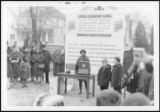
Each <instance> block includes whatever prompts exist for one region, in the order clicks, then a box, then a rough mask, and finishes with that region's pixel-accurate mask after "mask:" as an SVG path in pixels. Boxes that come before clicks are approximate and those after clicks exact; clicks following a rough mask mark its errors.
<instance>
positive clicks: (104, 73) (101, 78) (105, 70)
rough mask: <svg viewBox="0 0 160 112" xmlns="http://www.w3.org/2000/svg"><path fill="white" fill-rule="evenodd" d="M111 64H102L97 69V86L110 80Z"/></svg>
mask: <svg viewBox="0 0 160 112" xmlns="http://www.w3.org/2000/svg"><path fill="white" fill-rule="evenodd" d="M111 74H112V73H111V66H110V65H109V64H108V65H106V66H103V67H101V68H100V69H99V71H98V77H97V81H98V85H99V86H104V85H106V84H108V83H109V81H111Z"/></svg>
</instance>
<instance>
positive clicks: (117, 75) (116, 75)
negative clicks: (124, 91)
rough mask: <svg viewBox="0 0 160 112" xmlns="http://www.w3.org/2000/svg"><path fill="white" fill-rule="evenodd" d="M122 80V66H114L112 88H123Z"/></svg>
mask: <svg viewBox="0 0 160 112" xmlns="http://www.w3.org/2000/svg"><path fill="white" fill-rule="evenodd" d="M121 78H122V65H121V64H117V65H114V66H113V69H112V81H111V85H112V87H121Z"/></svg>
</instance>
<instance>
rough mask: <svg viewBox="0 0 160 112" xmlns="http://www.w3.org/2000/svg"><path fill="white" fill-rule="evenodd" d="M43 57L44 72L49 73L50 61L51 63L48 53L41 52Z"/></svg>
mask: <svg viewBox="0 0 160 112" xmlns="http://www.w3.org/2000/svg"><path fill="white" fill-rule="evenodd" d="M43 55H44V64H45V68H44V72H49V71H50V61H51V55H50V52H49V51H47V50H45V51H43Z"/></svg>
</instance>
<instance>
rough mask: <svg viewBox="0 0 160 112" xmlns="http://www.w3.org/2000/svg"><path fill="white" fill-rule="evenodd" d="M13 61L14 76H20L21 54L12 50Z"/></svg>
mask: <svg viewBox="0 0 160 112" xmlns="http://www.w3.org/2000/svg"><path fill="white" fill-rule="evenodd" d="M15 61H16V62H15ZM11 63H12V68H13V74H12V77H14V78H18V77H19V75H20V55H19V52H12V54H11Z"/></svg>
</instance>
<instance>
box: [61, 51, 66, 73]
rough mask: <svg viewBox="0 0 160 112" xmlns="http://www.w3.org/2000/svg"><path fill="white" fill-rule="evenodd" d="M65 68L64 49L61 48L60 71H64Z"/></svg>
mask: <svg viewBox="0 0 160 112" xmlns="http://www.w3.org/2000/svg"><path fill="white" fill-rule="evenodd" d="M64 68H65V51H64V49H61V70H60V71H61V72H64Z"/></svg>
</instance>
